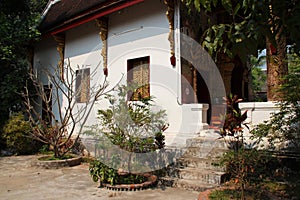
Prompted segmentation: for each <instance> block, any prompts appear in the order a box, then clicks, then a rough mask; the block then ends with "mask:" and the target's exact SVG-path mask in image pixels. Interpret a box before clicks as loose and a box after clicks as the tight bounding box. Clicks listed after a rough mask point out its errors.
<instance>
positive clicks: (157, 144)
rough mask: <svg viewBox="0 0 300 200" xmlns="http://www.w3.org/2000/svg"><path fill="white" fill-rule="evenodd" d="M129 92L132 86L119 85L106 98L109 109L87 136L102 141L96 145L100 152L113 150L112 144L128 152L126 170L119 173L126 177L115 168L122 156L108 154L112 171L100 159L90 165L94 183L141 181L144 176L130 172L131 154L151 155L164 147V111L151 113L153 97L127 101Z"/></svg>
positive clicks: (100, 115)
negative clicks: (114, 91) (149, 153)
mask: <svg viewBox="0 0 300 200" xmlns="http://www.w3.org/2000/svg"><path fill="white" fill-rule="evenodd" d="M132 91H134V86H124V85H122V86H120V87H118V89H117V91H116V95H115V96H114V95H107V99H108V101H109V102H110V104H111V105H110V107H109V108H108V109H106V110H99V111H98V115H99V120H100V122H99V126H95V127H92V128H94V129H95V130H94V131H89V132H88V133H87V134H89V135H92V136H93V137H96V138H97V139H98V140H101V141H103V142H100V143H99V145H100V146H99V148H100V149H107V148H108V149H113V147H112V145H115V146H118V147H120V148H121V149H123V150H126V151H127V152H129V157H128V162H127V165H128V170H127V171H126V172H125V170H122V171H124V172H125V174H126V176H124V175H119V174H118V173H117V169H116V168H117V166H119V163H120V156H121V155H119V154H115V153H112V152H110V153H109V154H110V155H109V157H110V162H109V163H110V164H111V166H112V168H110V167H108V166H106V165H105V164H104V163H102V162H101V161H100V160H96V161H95V162H94V163H92V164H91V166H90V174H91V176H92V179H93V180H94V181H98V180H100V181H102V182H103V181H105V182H109V183H111V184H114V183H134V182H136V183H139V181H144V177H143V176H136V174H132V173H131V167H132V166H131V165H132V163H131V161H132V160H131V159H132V154H133V153H146V152H153V151H155V150H158V149H162V148H164V145H165V142H164V140H165V136H164V134H163V132H164V131H165V130H166V129H167V127H168V125H167V124H166V122H165V121H166V119H165V118H166V113H165V111H164V110H158V111H154V109H153V106H152V104H151V101H152V97H150V98H148V99H142V98H140V97H139V101H128V99H130V96H129V94H132ZM99 127H100V128H99ZM106 140H109V141H110V143H109V144H108V143H107V142H105V141H106ZM106 156H108V155H106ZM138 167H143V166H138ZM118 170H121V169H118Z"/></svg>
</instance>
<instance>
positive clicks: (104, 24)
mask: <svg viewBox="0 0 300 200" xmlns="http://www.w3.org/2000/svg"><path fill="white" fill-rule="evenodd" d="M96 24H97V26H98V27H99V29H100V32H99V36H100V38H101V41H102V52H101V55H102V57H103V72H104V75H105V76H107V75H108V70H107V35H108V18H107V17H102V18H100V19H96Z"/></svg>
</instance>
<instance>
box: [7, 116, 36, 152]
mask: <svg viewBox="0 0 300 200" xmlns="http://www.w3.org/2000/svg"><path fill="white" fill-rule="evenodd" d="M3 138H4V140H5V142H6V146H7V149H8V150H9V151H11V152H13V153H16V154H30V153H33V152H35V151H36V150H37V148H38V144H37V142H35V141H34V140H33V138H32V136H31V126H30V124H29V122H28V121H26V120H25V119H24V116H23V114H22V113H20V112H19V113H15V114H13V115H12V116H10V118H9V120H8V121H7V123H6V124H5V125H4V127H3Z"/></svg>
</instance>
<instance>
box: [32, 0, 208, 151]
mask: <svg viewBox="0 0 300 200" xmlns="http://www.w3.org/2000/svg"><path fill="white" fill-rule="evenodd" d="M165 13H166V6H165V5H164V3H163V1H160V0H145V1H144V2H142V3H140V4H137V5H134V6H131V7H129V8H126V9H123V10H121V11H119V12H116V13H113V14H111V15H109V26H108V27H109V28H108V30H109V34H108V39H107V43H108V55H107V57H108V81H109V83H110V87H113V86H115V84H116V83H118V82H119V81H120V79H121V78H122V74H126V72H127V60H128V59H133V58H139V57H144V56H149V57H150V95H152V96H154V97H155V99H154V100H155V104H156V105H157V107H158V108H161V109H165V110H166V111H167V115H168V123H169V124H170V127H169V128H168V130H167V133H166V144H167V145H172V146H174V145H178V144H179V143H181V144H183V145H184V144H185V139H186V138H188V137H193V136H195V134H196V133H198V132H199V131H200V130H201V129H203V128H204V127H205V126H206V123H203V122H205V121H206V113H203V112H202V110H205V111H206V110H207V109H208V107H207V106H205V105H200V104H186V105H180V104H179V102H178V100H180V99H181V97H180V90H181V83H180V81H181V79H180V74H181V68H180V63H178V62H177V65H176V66H175V67H173V66H172V65H171V63H170V43H169V41H168V34H169V22H168V19H167V17H166V14H165ZM65 34H66V41H65V64H67V63H68V61H70V65H71V66H72V67H73V68H74V70H76V69H82V68H87V67H88V68H90V70H91V72H95V73H94V75H93V76H92V77H91V83H90V84H91V87H93V86H95V85H99V84H101V83H102V81H103V80H104V74H103V62H102V56H101V48H102V42H101V39H100V37H99V29H98V27H97V26H96V24H95V22H89V23H86V24H83V25H80V26H78V27H76V28H73V29H70V30H68V31H66V33H65ZM39 46H40V47H41V48H39ZM39 46H38V47H37V49H36V52H37V53H36V56H35V61H36V62H35V64H36V65H37V63H38V61H42V62H43V64H44V65H45V66H48V65H54V64H55V65H56V64H57V61H58V59H59V57H58V53H57V52H56V43H55V42H54V40H49V41H47V40H46V41H44V42H42V43H41V44H40V45H39ZM45 47H46V48H45ZM53 55H55V56H53ZM126 82H127V81H126V75H125V76H123V79H122V80H121V83H124V84H125V83H126ZM78 105H79V106H80V104H78ZM63 106H64V105H62V108H63ZM107 106H108V102H107V101H106V100H101V101H98V102H97V104H96V106H95V108H94V110H93V112H92V113H91V115H90V117H89V120H88V123H87V124H86V125H93V124H95V123H97V119H96V118H97V115H96V113H97V110H98V109H101V108H102V109H103V108H105V107H107Z"/></svg>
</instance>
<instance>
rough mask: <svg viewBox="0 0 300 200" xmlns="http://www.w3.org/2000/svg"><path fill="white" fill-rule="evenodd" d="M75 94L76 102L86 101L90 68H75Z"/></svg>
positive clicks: (88, 90)
mask: <svg viewBox="0 0 300 200" xmlns="http://www.w3.org/2000/svg"><path fill="white" fill-rule="evenodd" d="M75 96H76V102H77V103H87V102H88V101H89V97H90V68H85V69H79V70H76V83H75Z"/></svg>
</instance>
